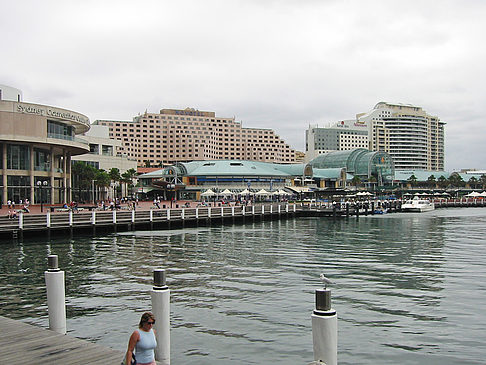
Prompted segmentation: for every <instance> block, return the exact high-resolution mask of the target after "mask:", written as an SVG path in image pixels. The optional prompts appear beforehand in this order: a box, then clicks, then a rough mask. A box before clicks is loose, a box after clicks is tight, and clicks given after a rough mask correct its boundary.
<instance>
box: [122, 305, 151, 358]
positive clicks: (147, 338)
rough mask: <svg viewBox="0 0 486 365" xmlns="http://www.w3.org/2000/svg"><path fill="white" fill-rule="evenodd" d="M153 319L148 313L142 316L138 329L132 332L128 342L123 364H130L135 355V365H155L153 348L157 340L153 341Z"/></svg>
mask: <svg viewBox="0 0 486 365" xmlns="http://www.w3.org/2000/svg"><path fill="white" fill-rule="evenodd" d="M154 324H155V317H154V315H153V314H152V313H150V312H145V313H144V314H142V318H141V319H140V323H139V324H138V329H137V330H135V331H133V333H132V335H131V336H130V340H129V341H128V349H127V353H126V355H125V363H126V364H132V356H133V354H134V350H135V355H136V362H135V364H139V365H156V364H155V351H154V350H155V348H156V347H157V340H156V339H155V330H154V329H153V326H154Z"/></svg>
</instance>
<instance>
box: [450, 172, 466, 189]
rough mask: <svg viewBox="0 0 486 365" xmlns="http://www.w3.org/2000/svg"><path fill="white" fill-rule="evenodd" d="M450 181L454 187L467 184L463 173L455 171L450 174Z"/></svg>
mask: <svg viewBox="0 0 486 365" xmlns="http://www.w3.org/2000/svg"><path fill="white" fill-rule="evenodd" d="M448 180H449V183H450V184H451V185H452V187H456V188H459V187H461V186H464V185H465V182H464V180H463V179H462V177H461V175H459V174H458V173H456V172H454V173H452V174H451V176H449V179H448Z"/></svg>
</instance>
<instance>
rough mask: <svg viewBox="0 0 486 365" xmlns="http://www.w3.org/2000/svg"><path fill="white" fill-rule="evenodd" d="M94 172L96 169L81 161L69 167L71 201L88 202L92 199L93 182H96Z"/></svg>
mask: <svg viewBox="0 0 486 365" xmlns="http://www.w3.org/2000/svg"><path fill="white" fill-rule="evenodd" d="M96 172H97V169H95V168H94V167H93V166H91V165H88V164H87V163H85V162H82V161H75V162H74V163H73V164H72V165H71V180H72V188H73V200H75V201H90V200H92V199H93V181H95V180H96Z"/></svg>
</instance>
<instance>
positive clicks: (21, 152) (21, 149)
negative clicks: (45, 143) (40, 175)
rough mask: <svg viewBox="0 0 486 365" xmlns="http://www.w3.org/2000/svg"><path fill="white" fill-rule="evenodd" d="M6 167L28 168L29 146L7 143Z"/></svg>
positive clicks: (12, 168) (13, 168)
mask: <svg viewBox="0 0 486 365" xmlns="http://www.w3.org/2000/svg"><path fill="white" fill-rule="evenodd" d="M7 169H11V170H30V151H29V146H23V145H16V144H9V145H7Z"/></svg>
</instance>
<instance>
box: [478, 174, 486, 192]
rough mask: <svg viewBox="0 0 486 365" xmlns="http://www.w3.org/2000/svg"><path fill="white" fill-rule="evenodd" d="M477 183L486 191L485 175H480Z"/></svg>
mask: <svg viewBox="0 0 486 365" xmlns="http://www.w3.org/2000/svg"><path fill="white" fill-rule="evenodd" d="M479 183H480V184H481V187H482V188H483V189H486V175H481V177H480V178H479Z"/></svg>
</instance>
